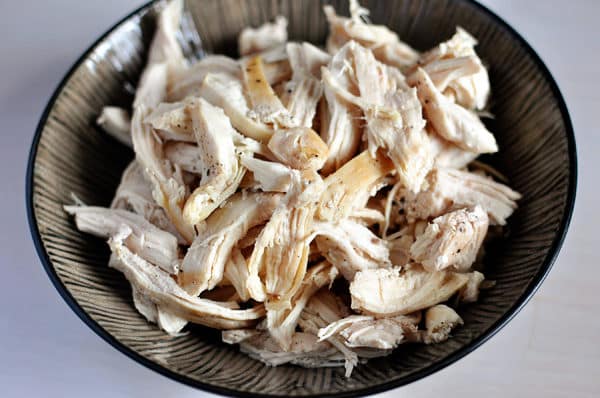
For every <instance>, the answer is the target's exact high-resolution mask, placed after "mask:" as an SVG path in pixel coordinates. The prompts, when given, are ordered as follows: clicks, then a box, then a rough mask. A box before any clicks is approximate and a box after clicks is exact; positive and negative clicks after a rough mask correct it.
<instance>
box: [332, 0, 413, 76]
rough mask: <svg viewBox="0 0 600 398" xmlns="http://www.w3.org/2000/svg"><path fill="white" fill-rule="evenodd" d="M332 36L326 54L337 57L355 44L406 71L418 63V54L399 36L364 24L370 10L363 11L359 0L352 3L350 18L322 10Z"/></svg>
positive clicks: (383, 28)
mask: <svg viewBox="0 0 600 398" xmlns="http://www.w3.org/2000/svg"><path fill="white" fill-rule="evenodd" d="M323 10H324V12H325V16H326V17H327V21H328V22H329V27H330V32H329V37H328V38H327V51H329V53H331V54H335V53H336V52H338V50H339V49H340V48H341V47H342V46H343V45H344V44H345V43H347V42H348V41H350V40H354V41H356V42H358V43H360V44H361V45H363V46H365V47H367V48H369V49H371V50H372V51H373V53H374V54H375V56H376V57H377V58H378V59H379V60H380V61H382V62H385V63H387V64H390V65H393V66H395V67H397V68H403V67H405V66H408V65H412V64H414V63H415V62H417V60H418V59H419V53H418V52H417V51H415V50H413V49H412V48H411V47H410V46H408V45H407V44H405V43H403V42H401V41H400V39H399V38H398V36H397V35H396V34H395V33H394V32H392V31H391V30H390V29H388V28H387V27H386V26H383V25H371V24H368V23H366V22H365V19H366V18H367V17H368V15H369V10H367V9H366V8H363V7H361V6H360V5H359V4H358V0H350V15H351V18H345V17H340V16H338V15H337V14H336V13H335V10H334V9H333V7H332V6H325V7H323Z"/></svg>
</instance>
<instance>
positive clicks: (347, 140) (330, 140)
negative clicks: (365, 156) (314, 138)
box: [320, 47, 362, 174]
mask: <svg viewBox="0 0 600 398" xmlns="http://www.w3.org/2000/svg"><path fill="white" fill-rule="evenodd" d="M349 57H350V48H349V47H344V48H342V49H341V50H340V51H338V52H337V53H336V54H335V55H334V56H333V58H332V59H331V61H330V62H329V65H328V66H327V69H328V70H329V71H330V72H331V74H332V75H333V76H334V77H335V78H336V81H337V83H338V84H339V85H340V87H341V88H343V89H344V90H345V91H348V92H350V93H353V94H358V87H357V86H356V79H355V78H354V76H353V75H352V69H351V68H349V67H348V62H347V59H348V58H349ZM323 92H324V94H325V96H324V98H325V101H322V102H321V104H322V105H321V107H320V112H321V137H322V138H323V141H325V143H326V144H327V147H328V148H329V157H328V159H327V162H326V163H325V165H324V167H323V172H324V173H325V174H330V173H332V172H334V171H336V170H337V169H339V168H340V167H342V165H344V164H345V163H346V162H347V161H349V160H350V159H351V158H352V157H353V156H354V155H355V154H356V152H357V150H358V147H359V144H360V141H361V136H362V128H361V118H362V113H361V111H360V109H359V108H358V107H357V106H356V105H354V104H353V103H352V102H349V101H346V100H345V99H343V98H341V97H340V96H338V95H337V94H336V92H335V90H333V89H332V88H331V87H329V86H328V85H324V88H323Z"/></svg>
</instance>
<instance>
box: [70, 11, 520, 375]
mask: <svg viewBox="0 0 600 398" xmlns="http://www.w3.org/2000/svg"><path fill="white" fill-rule="evenodd" d="M162 7H163V8H162V10H161V12H160V15H159V16H158V18H157V30H156V32H155V35H154V38H153V39H152V41H151V44H150V48H149V54H148V62H147V64H146V65H145V67H144V69H143V71H142V73H141V76H140V79H139V83H138V87H137V90H136V92H135V97H134V100H133V103H132V107H131V109H121V108H116V107H111V106H105V107H103V108H102V110H101V114H100V116H99V117H98V119H97V123H98V125H99V126H100V127H102V128H103V129H105V130H106V131H107V133H108V134H110V135H112V136H113V137H115V138H116V139H117V140H119V141H121V142H123V143H125V144H126V145H127V144H129V143H130V144H129V145H130V146H132V148H133V150H134V152H135V159H134V160H133V161H132V162H131V163H130V164H129V166H128V167H127V168H126V169H125V171H124V172H123V174H122V177H121V181H120V183H119V186H118V188H117V190H116V192H115V195H114V198H113V201H112V203H111V205H110V207H109V208H102V207H96V206H86V205H84V204H83V203H81V201H79V200H77V199H76V198H74V200H75V202H76V203H77V205H75V206H65V211H66V212H67V213H69V214H71V215H73V216H74V224H75V226H76V227H77V228H78V229H79V230H81V231H83V232H87V233H90V234H92V235H95V236H98V237H101V238H103V239H107V240H108V244H109V247H110V250H111V254H110V258H109V259H108V265H109V266H110V267H111V268H114V269H116V270H118V271H120V272H122V273H123V274H124V276H125V278H126V279H127V281H128V282H129V283H130V285H131V291H132V305H133V306H134V307H135V309H136V310H137V311H138V312H139V313H140V314H141V315H142V316H143V317H144V318H145V319H146V320H148V322H151V323H154V324H156V326H157V327H158V328H160V329H162V330H164V331H165V333H167V334H169V335H172V336H177V335H179V334H180V333H182V332H183V333H196V331H195V330H193V329H190V330H189V332H188V331H186V330H185V328H186V325H187V324H188V323H189V322H191V323H197V324H200V325H204V326H208V327H212V328H216V329H220V330H222V340H223V341H224V342H225V343H228V344H239V345H240V350H241V351H242V352H244V353H246V354H248V355H249V356H250V357H252V358H254V359H257V360H259V361H262V362H264V363H265V364H267V365H269V366H277V365H281V364H295V365H300V366H305V367H323V366H335V367H337V366H344V367H345V374H346V377H350V376H351V373H352V370H353V369H354V368H355V367H356V366H360V364H361V363H364V362H366V361H367V360H369V359H370V358H375V357H381V356H385V355H389V354H390V353H391V352H392V351H393V350H394V349H396V348H397V347H398V346H399V345H401V344H406V343H413V344H418V343H420V344H434V343H441V342H443V341H445V340H446V339H448V338H450V337H451V333H453V330H455V328H458V327H459V326H460V325H462V324H463V320H462V318H461V317H460V315H459V313H460V312H461V306H462V305H463V304H464V303H474V302H476V301H477V300H478V298H479V295H480V291H482V290H484V289H486V288H490V287H492V286H493V283H494V282H493V281H489V280H486V279H485V277H484V274H483V273H482V272H486V271H485V264H486V255H485V253H486V251H485V244H486V241H488V240H490V239H491V238H494V237H500V236H502V234H500V233H497V232H500V231H501V230H502V227H501V226H503V225H505V224H506V223H507V222H508V218H509V217H510V216H511V214H512V213H513V212H514V211H515V209H516V208H517V203H516V202H517V200H519V198H520V195H519V194H518V193H517V192H515V191H514V190H512V189H511V188H509V187H508V186H507V185H503V184H508V183H509V180H508V179H507V178H506V177H504V176H503V175H502V174H501V173H500V172H499V171H496V170H494V169H493V168H491V166H486V165H484V164H483V163H481V161H478V160H476V158H477V157H478V156H479V155H480V154H482V153H492V152H496V151H498V144H497V143H496V140H495V138H494V135H493V134H492V132H490V131H488V129H487V128H486V127H485V125H484V124H483V123H482V122H481V120H480V118H479V116H480V115H481V114H482V112H481V111H482V110H483V109H484V107H485V106H486V104H487V100H488V97H489V93H490V84H489V78H488V74H487V70H486V67H485V65H484V63H483V62H482V60H481V59H480V58H479V57H478V56H477V54H476V52H475V49H474V48H475V45H476V43H477V42H476V40H475V38H473V37H472V36H471V35H469V34H468V33H466V32H465V31H464V30H462V29H461V28H458V29H457V33H456V34H455V35H454V36H453V37H452V38H451V39H450V40H448V41H446V42H444V43H441V44H439V45H438V46H436V47H434V48H433V49H431V50H429V51H427V52H424V53H422V54H419V53H418V52H417V51H415V50H413V49H412V48H411V47H409V46H408V45H407V44H405V43H403V42H401V41H400V40H399V38H398V36H397V35H396V34H395V33H394V32H392V31H391V30H390V29H388V28H387V27H385V26H381V25H377V24H372V23H370V21H369V20H368V14H369V12H368V10H366V9H365V8H362V7H360V5H359V4H358V2H357V1H356V0H351V1H350V14H351V15H350V17H342V16H339V15H337V14H336V13H335V11H334V9H333V8H332V7H331V6H325V7H324V11H325V16H326V18H327V20H328V22H329V25H330V32H329V36H328V38H327V43H326V48H327V52H325V51H323V50H322V49H321V48H320V47H318V46H315V45H313V44H310V43H305V42H287V21H286V20H285V18H283V17H277V18H276V19H275V21H274V22H271V23H267V24H265V25H262V26H261V27H258V28H246V29H244V30H243V31H242V32H241V34H240V36H239V37H238V43H239V50H240V54H241V55H242V57H241V58H239V59H233V58H230V57H226V56H224V55H217V54H211V55H205V56H204V57H203V58H202V59H201V60H194V61H192V60H188V59H186V58H185V57H184V54H185V53H189V51H187V50H186V51H184V50H182V48H180V46H179V42H180V39H181V38H185V34H184V33H183V32H180V31H179V29H180V20H181V19H182V12H183V1H182V0H171V1H168V2H165V4H164V5H163V6H162ZM183 22H184V23H183V27H182V29H183V30H186V29H187V27H186V26H185V25H186V20H185V19H184V21H183ZM188 33H189V32H188ZM405 76H406V77H405ZM476 112H479V113H476ZM130 114H131V118H129V115H130ZM496 180H497V181H500V182H502V183H500V182H497V181H496ZM489 225H492V226H493V228H491V229H490V230H491V231H492V232H493V233H489V234H488V229H489V228H488V226H489ZM473 269H477V270H481V271H482V272H479V271H474V270H473ZM338 276H341V277H340V278H338ZM451 306H452V307H451ZM459 333H460V331H459ZM408 355H410V354H408Z"/></svg>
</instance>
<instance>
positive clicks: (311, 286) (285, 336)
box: [267, 261, 338, 351]
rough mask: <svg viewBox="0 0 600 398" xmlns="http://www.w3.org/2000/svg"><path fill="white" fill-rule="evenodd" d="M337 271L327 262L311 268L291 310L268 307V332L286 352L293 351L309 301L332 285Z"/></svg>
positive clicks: (293, 298)
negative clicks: (322, 289) (299, 320)
mask: <svg viewBox="0 0 600 398" xmlns="http://www.w3.org/2000/svg"><path fill="white" fill-rule="evenodd" d="M337 274H338V272H337V270H336V268H335V267H333V266H332V265H331V264H329V263H328V262H327V261H324V262H321V263H320V264H317V265H315V266H313V267H311V268H310V269H309V270H308V272H307V273H306V275H305V277H304V280H303V281H302V285H301V286H300V289H299V290H298V291H297V292H296V293H295V294H294V296H293V297H292V299H291V308H289V309H288V308H279V309H269V308H268V306H267V330H268V331H269V333H270V334H271V337H272V338H273V339H274V340H275V341H276V342H277V343H278V344H279V346H280V347H281V348H282V349H283V350H284V351H289V350H290V349H291V344H292V341H293V335H294V333H295V330H296V326H297V324H298V319H299V318H300V315H301V313H302V310H304V307H305V306H306V304H307V302H308V300H310V298H311V297H312V296H313V295H314V294H315V293H316V292H317V291H318V290H319V289H320V288H322V287H324V286H328V285H331V284H332V283H333V281H334V279H335V278H336V277H337Z"/></svg>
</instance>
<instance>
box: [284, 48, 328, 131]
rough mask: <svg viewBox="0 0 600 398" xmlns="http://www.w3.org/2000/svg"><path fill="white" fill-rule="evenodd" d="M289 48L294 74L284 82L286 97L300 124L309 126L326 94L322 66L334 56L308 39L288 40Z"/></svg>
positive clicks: (292, 113)
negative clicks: (295, 41)
mask: <svg viewBox="0 0 600 398" xmlns="http://www.w3.org/2000/svg"><path fill="white" fill-rule="evenodd" d="M286 51H287V53H288V56H289V60H290V66H291V68H292V72H293V74H292V80H290V81H289V82H287V83H286V84H285V90H284V91H285V97H284V99H283V101H284V104H285V106H286V108H287V109H288V111H289V112H290V114H291V115H292V118H294V119H295V120H296V121H297V122H298V125H299V126H303V127H308V128H310V127H312V125H313V119H314V117H315V114H316V111H317V105H318V103H319V100H320V99H321V96H322V95H323V85H322V84H321V81H320V78H321V66H324V65H326V64H327V63H328V62H329V59H330V58H331V57H330V56H329V55H328V54H327V53H325V52H323V51H322V50H320V49H318V48H317V47H315V46H313V45H311V44H309V43H302V44H300V43H288V44H287V46H286Z"/></svg>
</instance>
